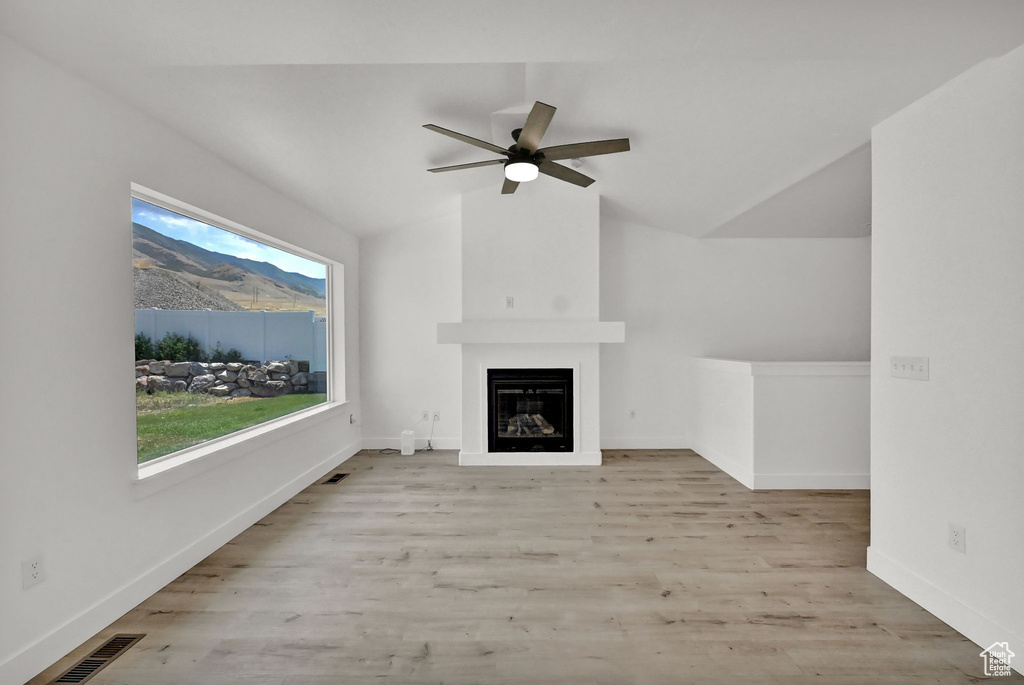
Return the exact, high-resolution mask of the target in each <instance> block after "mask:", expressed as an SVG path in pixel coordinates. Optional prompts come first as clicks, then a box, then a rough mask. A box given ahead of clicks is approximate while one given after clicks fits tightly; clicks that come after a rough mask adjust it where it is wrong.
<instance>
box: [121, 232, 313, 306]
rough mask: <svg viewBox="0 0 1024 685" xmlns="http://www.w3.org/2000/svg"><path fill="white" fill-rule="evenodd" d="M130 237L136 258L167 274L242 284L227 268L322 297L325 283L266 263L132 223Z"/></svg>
mask: <svg viewBox="0 0 1024 685" xmlns="http://www.w3.org/2000/svg"><path fill="white" fill-rule="evenodd" d="M132 237H133V241H132V243H133V246H134V248H135V252H136V254H137V256H144V257H147V258H149V259H151V260H152V261H153V263H154V264H155V265H156V266H160V267H162V268H164V269H167V270H168V271H179V272H180V271H184V272H186V273H190V274H193V275H194V276H200V277H203V278H209V279H213V280H235V281H239V280H242V276H240V275H239V274H238V273H237V272H234V273H232V272H231V271H230V270H229V268H230V267H234V268H235V269H238V270H239V271H241V272H245V273H250V274H255V275H257V276H263V277H264V278H267V279H269V280H270V281H273V282H276V283H278V284H280V285H281V286H284V287H285V288H287V289H289V290H291V291H294V292H296V293H301V294H305V295H307V296H310V297H315V298H323V297H325V293H326V289H327V281H326V279H323V278H312V277H310V276H306V275H304V274H299V273H295V272H293V271H285V270H284V269H281V268H278V267H276V266H274V265H273V264H269V263H267V262H257V261H255V260H253V259H245V258H244V257H235V256H234V255H229V254H224V253H222V252H213V251H211V250H206V249H203V248H201V247H199V246H198V245H193V244H192V243H188V242H185V241H184V240H176V239H175V238H168V237H167V236H165V235H163V234H162V233H157V232H156V231H154V230H153V229H151V228H149V227H148V226H143V225H142V224H139V223H134V222H133V223H132ZM224 276H234V277H233V278H224Z"/></svg>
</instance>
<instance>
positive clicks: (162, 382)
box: [147, 376, 188, 392]
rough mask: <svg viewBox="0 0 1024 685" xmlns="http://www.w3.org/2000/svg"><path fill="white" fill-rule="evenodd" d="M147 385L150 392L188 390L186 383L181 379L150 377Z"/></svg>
mask: <svg viewBox="0 0 1024 685" xmlns="http://www.w3.org/2000/svg"><path fill="white" fill-rule="evenodd" d="M147 385H148V387H149V389H150V390H159V391H161V392H185V391H186V390H188V383H186V382H185V380H184V379H182V378H168V377H167V376H150V377H149V381H147Z"/></svg>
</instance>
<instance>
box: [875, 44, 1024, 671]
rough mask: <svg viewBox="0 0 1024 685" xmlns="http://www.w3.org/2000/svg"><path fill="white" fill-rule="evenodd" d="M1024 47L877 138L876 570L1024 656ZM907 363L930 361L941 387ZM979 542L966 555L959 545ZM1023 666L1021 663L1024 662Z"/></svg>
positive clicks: (899, 118)
mask: <svg viewBox="0 0 1024 685" xmlns="http://www.w3.org/2000/svg"><path fill="white" fill-rule="evenodd" d="M1022 83H1024V47H1022V48H1018V49H1017V50H1015V51H1014V52H1012V53H1010V54H1009V55H1007V56H1006V57H1004V58H1001V59H998V60H992V61H989V62H985V63H982V64H981V65H979V66H977V67H975V68H974V69H972V70H970V71H968V72H966V73H965V74H963V75H961V76H960V77H958V78H957V79H955V80H954V81H952V82H950V83H948V84H947V85H945V86H943V87H942V88H940V89H938V90H937V91H935V92H933V93H931V94H930V95H928V96H927V97H925V98H923V99H922V100H920V101H918V102H917V103H915V104H913V105H911V106H910V107H908V108H907V109H905V110H904V111H902V112H900V113H899V114H897V115H895V116H894V117H892V118H891V119H889V120H887V121H885V122H883V123H882V124H880V125H879V126H877V127H876V128H875V129H874V131H873V143H872V148H873V153H874V162H873V176H874V188H873V197H874V201H873V202H874V208H873V229H874V246H873V255H872V258H873V274H872V299H873V302H874V308H873V312H872V344H871V347H872V359H873V367H872V378H871V431H872V439H871V453H872V457H871V524H872V525H871V548H870V550H869V555H868V568H869V569H870V570H872V571H873V572H875V573H876V574H878V575H879V576H881V577H882V578H883V579H885V580H886V581H888V582H889V583H890V584H892V585H894V586H895V587H896V588H897V589H899V590H901V591H902V592H904V593H905V594H907V595H908V596H910V597H911V598H912V599H914V600H915V601H917V602H918V603H919V604H921V605H922V606H924V607H925V608H926V609H928V610H929V611H931V612H932V613H934V614H936V615H937V616H938V617H939V618H941V619H942V620H944V621H946V622H947V623H949V624H950V625H951V626H953V627H954V628H956V629H957V630H959V631H960V632H962V633H964V634H965V635H966V636H967V637H969V638H970V639H972V640H974V641H975V642H977V643H979V644H981V645H983V646H984V647H988V646H989V644H991V643H992V642H994V641H996V640H999V641H1004V640H1009V641H1010V643H1011V644H1010V646H1011V648H1012V649H1013V650H1014V651H1016V653H1017V654H1018V655H1020V654H1022V653H1024V652H1022V648H1024V583H1022V582H1021V577H1022V571H1021V569H1022V568H1024V497H1022V490H1024V458H1022V457H1024V419H1022V417H1024V344H1022V343H1024V266H1022V265H1024V190H1022V189H1024V88H1022V87H1021V84H1022ZM892 355H921V356H927V357H929V358H930V379H929V380H928V381H927V382H922V381H910V380H900V379H896V378H891V377H890V376H889V374H888V367H887V364H888V361H889V358H890V356H892ZM951 522H952V523H955V524H957V525H961V526H964V527H965V528H966V542H967V545H966V550H967V553H966V554H960V553H958V552H955V551H953V550H952V549H950V548H949V547H948V546H947V535H948V525H949V523H951ZM1020 659H1021V657H1020V656H1018V658H1017V661H1016V662H1015V665H1017V664H1019V661H1020Z"/></svg>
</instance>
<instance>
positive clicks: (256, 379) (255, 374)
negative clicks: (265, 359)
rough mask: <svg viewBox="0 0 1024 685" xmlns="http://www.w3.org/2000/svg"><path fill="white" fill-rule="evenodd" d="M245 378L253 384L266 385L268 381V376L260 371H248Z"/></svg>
mask: <svg viewBox="0 0 1024 685" xmlns="http://www.w3.org/2000/svg"><path fill="white" fill-rule="evenodd" d="M246 376H247V378H248V379H249V380H250V381H251V382H252V383H253V384H256V383H266V382H267V381H269V380H270V376H268V375H267V374H266V373H264V372H263V371H260V370H256V371H248V372H247V373H246Z"/></svg>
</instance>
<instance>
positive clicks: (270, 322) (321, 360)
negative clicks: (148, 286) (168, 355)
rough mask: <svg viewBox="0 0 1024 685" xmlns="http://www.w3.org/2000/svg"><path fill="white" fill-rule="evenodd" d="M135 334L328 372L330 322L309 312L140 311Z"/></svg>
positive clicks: (157, 340)
mask: <svg viewBox="0 0 1024 685" xmlns="http://www.w3.org/2000/svg"><path fill="white" fill-rule="evenodd" d="M135 333H136V334H139V333H145V334H146V335H148V336H149V338H150V339H151V340H152V341H153V344H154V345H156V343H158V342H159V341H160V339H161V338H163V337H164V336H165V335H167V334H168V333H179V334H181V335H184V336H188V335H192V337H194V338H195V339H196V340H198V341H199V344H200V345H201V346H202V347H203V349H204V350H206V351H207V352H209V351H210V350H212V349H213V348H214V347H216V346H217V344H218V343H220V346H221V348H222V349H224V350H229V349H231V348H232V347H234V348H235V349H237V350H238V351H239V352H241V353H242V357H243V358H245V359H249V360H253V361H260V362H266V361H278V360H283V359H286V358H287V359H294V360H296V361H303V360H307V359H308V360H309V370H310V371H313V372H316V371H326V370H327V317H325V316H317V315H316V314H315V313H314V312H313V310H309V311H308V312H262V311H261V312H221V311H213V310H210V309H205V310H201V311H192V310H180V309H136V310H135Z"/></svg>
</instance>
